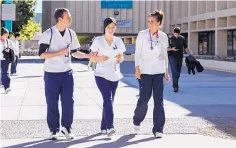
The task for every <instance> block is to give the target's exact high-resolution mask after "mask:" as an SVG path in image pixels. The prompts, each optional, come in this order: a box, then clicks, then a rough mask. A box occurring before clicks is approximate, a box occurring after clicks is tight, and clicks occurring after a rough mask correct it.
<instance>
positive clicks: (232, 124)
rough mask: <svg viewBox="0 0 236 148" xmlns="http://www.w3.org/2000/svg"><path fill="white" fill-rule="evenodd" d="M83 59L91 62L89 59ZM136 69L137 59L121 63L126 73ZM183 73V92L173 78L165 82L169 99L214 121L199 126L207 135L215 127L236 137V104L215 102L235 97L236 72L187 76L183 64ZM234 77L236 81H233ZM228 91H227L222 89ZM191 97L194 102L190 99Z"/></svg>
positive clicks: (205, 71)
mask: <svg viewBox="0 0 236 148" xmlns="http://www.w3.org/2000/svg"><path fill="white" fill-rule="evenodd" d="M80 63H81V64H87V63H86V62H80ZM134 72H135V65H134V62H124V63H122V64H121V73H122V74H123V75H124V76H125V77H130V76H133V77H134ZM169 72H171V70H169ZM181 74H182V75H181V77H180V91H179V93H174V92H173V90H172V87H171V85H172V82H170V83H168V84H165V89H164V90H165V91H164V98H165V100H167V101H169V102H173V103H174V104H177V105H179V106H181V107H182V108H185V109H186V110H188V111H189V112H191V113H190V114H188V115H186V116H189V117H199V118H202V119H204V120H206V121H207V122H209V123H212V124H213V125H214V126H213V127H212V126H211V128H204V129H199V133H201V134H203V135H207V134H208V133H211V132H212V131H214V132H213V134H210V136H215V137H217V134H219V135H220V134H221V133H220V132H218V131H222V132H223V133H225V134H226V135H229V137H234V139H236V105H235V104H233V105H230V102H228V104H227V103H226V104H225V102H224V103H223V104H222V103H214V100H215V99H216V100H217V101H219V100H221V99H222V100H223V99H226V98H235V96H236V92H235V91H234V89H235V87H236V79H232V78H236V74H235V73H230V72H222V71H215V70H209V69H205V70H204V71H203V72H202V73H197V74H196V75H191V76H188V78H186V77H184V75H185V76H186V75H188V72H187V68H186V67H185V66H183V68H182V73H181ZM170 77H171V73H170ZM209 78H210V79H209ZM134 79H135V78H134ZM234 81H235V83H233V82H234ZM121 82H123V83H125V84H127V85H128V86H126V87H133V88H136V89H138V86H137V85H134V84H131V83H130V82H129V81H126V80H123V79H122V80H121ZM181 85H182V86H181ZM199 91H200V92H199ZM224 91H225V92H226V93H224V94H221V93H220V92H224ZM137 96H138V94H137ZM190 99H191V101H192V102H191V101H189V100H190ZM198 100H199V101H198ZM185 104H186V105H185ZM229 108H230V109H229ZM216 130H218V131H217V132H216ZM215 134H216V135H215ZM219 135H218V136H219Z"/></svg>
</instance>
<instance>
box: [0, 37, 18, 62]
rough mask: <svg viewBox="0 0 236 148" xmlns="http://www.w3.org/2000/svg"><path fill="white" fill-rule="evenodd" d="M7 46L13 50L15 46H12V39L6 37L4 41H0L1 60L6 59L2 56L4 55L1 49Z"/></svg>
mask: <svg viewBox="0 0 236 148" xmlns="http://www.w3.org/2000/svg"><path fill="white" fill-rule="evenodd" d="M7 47H9V48H10V49H13V50H14V48H15V47H14V44H13V43H12V41H11V40H9V39H6V40H5V41H4V42H2V41H0V49H1V53H0V59H1V60H6V59H5V58H4V55H3V53H2V51H3V50H4V49H5V48H7Z"/></svg>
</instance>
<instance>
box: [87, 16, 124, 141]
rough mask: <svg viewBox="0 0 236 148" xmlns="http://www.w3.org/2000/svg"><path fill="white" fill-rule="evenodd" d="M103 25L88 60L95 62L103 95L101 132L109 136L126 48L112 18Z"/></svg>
mask: <svg viewBox="0 0 236 148" xmlns="http://www.w3.org/2000/svg"><path fill="white" fill-rule="evenodd" d="M103 27H104V35H103V36H99V37H96V38H95V39H94V41H93V44H92V45H91V47H90V48H91V50H92V52H94V53H97V54H95V55H94V56H92V57H91V58H90V60H91V62H97V66H96V69H95V72H94V75H95V80H96V84H97V86H98V89H99V90H100V92H101V94H102V97H103V113H102V121H101V133H103V134H107V135H108V136H109V137H110V136H112V135H114V134H115V129H114V125H113V120H114V113H113V101H114V97H115V93H116V89H117V86H118V81H119V80H120V79H121V78H122V77H123V75H122V74H121V72H120V63H121V62H123V52H125V51H126V49H125V45H124V43H123V41H122V40H121V39H120V38H118V37H116V36H114V33H115V30H116V21H115V19H114V18H111V17H109V18H106V19H105V20H104V26H103Z"/></svg>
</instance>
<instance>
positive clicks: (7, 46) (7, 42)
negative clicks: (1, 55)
mask: <svg viewBox="0 0 236 148" xmlns="http://www.w3.org/2000/svg"><path fill="white" fill-rule="evenodd" d="M6 42H7V48H9V46H8V39H6Z"/></svg>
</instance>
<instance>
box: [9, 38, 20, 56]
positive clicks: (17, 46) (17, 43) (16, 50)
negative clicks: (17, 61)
mask: <svg viewBox="0 0 236 148" xmlns="http://www.w3.org/2000/svg"><path fill="white" fill-rule="evenodd" d="M11 41H12V43H13V44H14V47H15V48H14V49H13V50H14V54H15V55H16V56H19V53H20V46H19V41H17V40H16V39H11Z"/></svg>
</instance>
